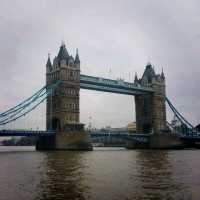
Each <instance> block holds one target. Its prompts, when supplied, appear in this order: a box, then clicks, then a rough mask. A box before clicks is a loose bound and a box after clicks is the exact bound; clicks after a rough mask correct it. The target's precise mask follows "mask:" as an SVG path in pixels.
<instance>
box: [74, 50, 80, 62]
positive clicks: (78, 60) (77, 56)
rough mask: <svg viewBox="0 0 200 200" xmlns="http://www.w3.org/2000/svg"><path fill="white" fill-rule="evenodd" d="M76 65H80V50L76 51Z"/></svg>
mask: <svg viewBox="0 0 200 200" xmlns="http://www.w3.org/2000/svg"><path fill="white" fill-rule="evenodd" d="M75 64H80V59H79V55H78V48H77V49H76V56H75Z"/></svg>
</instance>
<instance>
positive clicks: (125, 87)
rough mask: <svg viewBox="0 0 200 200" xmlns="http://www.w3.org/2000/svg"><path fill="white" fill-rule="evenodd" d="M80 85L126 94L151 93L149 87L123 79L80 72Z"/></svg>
mask: <svg viewBox="0 0 200 200" xmlns="http://www.w3.org/2000/svg"><path fill="white" fill-rule="evenodd" d="M80 87H81V88H83V89H88V90H97V91H104V92H112V93H118V94H127V95H139V94H147V93H152V92H153V89H152V88H151V87H143V86H141V85H140V84H134V83H130V82H125V81H124V80H121V79H119V80H112V79H106V78H101V77H94V76H88V75H84V74H81V75H80Z"/></svg>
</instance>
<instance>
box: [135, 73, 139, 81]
mask: <svg viewBox="0 0 200 200" xmlns="http://www.w3.org/2000/svg"><path fill="white" fill-rule="evenodd" d="M138 82H139V80H138V77H137V72H136V73H135V79H134V83H138Z"/></svg>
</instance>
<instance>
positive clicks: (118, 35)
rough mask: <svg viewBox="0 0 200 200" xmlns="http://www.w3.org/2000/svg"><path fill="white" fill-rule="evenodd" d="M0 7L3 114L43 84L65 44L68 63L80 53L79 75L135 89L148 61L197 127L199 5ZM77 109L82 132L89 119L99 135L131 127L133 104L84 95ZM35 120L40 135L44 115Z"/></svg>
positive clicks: (59, 0)
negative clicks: (119, 82)
mask: <svg viewBox="0 0 200 200" xmlns="http://www.w3.org/2000/svg"><path fill="white" fill-rule="evenodd" d="M0 4H1V6H0V70H1V71H0V91H1V93H0V110H1V111H3V110H5V109H7V108H9V107H11V106H13V105H15V104H16V103H17V102H20V101H21V100H23V99H24V98H27V97H29V96H30V95H31V94H32V93H33V92H35V91H37V90H38V89H40V88H41V87H42V86H43V85H44V84H45V64H46V60H47V54H48V53H51V57H54V56H55V55H56V54H57V53H58V50H59V47H60V44H61V41H63V40H64V41H65V44H66V46H67V49H68V51H69V52H70V53H71V54H72V55H74V54H75V49H76V48H78V49H79V55H80V59H81V72H82V73H84V74H90V75H95V76H103V77H109V78H117V77H121V78H124V79H125V80H127V81H132V80H133V76H134V73H135V72H138V75H139V76H141V75H142V73H143V70H144V67H145V65H146V63H147V62H148V61H150V62H151V63H153V64H154V65H155V69H156V72H157V73H158V72H161V69H162V67H163V68H164V72H165V75H166V82H167V96H168V97H169V98H170V99H171V101H172V102H173V103H174V105H176V107H177V108H178V110H179V111H181V113H182V114H183V115H184V116H185V117H186V118H187V119H189V120H190V121H191V122H192V123H193V124H194V125H196V124H197V123H198V122H199V121H200V101H199V98H200V89H199V87H200V65H199V63H200V57H199V55H200V11H199V8H200V2H199V1H198V0H190V1H187V0H173V1H169V0H162V1H160V0H138V1H137V0H110V1H109V0H101V1H97V0H91V1H89V0H84V1H81V0H73V1H72V0H71V1H69V0H54V1H53V0H48V1H47V0H32V1H31V0H29V1H27V0H12V1H11V0H0ZM109 69H111V73H109ZM80 103H81V104H80V106H81V121H82V122H84V123H86V124H88V122H89V117H90V116H92V119H91V121H92V124H93V126H98V127H101V126H106V125H112V126H113V127H119V126H123V125H126V124H127V123H128V122H130V121H134V120H135V108H134V106H135V105H134V97H132V96H126V95H116V94H110V93H100V92H94V91H86V90H81V102H80ZM41 109H42V108H41ZM37 115H38V114H37ZM40 115H41V116H40V117H37V119H40V121H39V122H37V123H39V124H40V126H41V127H42V124H44V120H41V118H43V119H44V116H45V110H44V109H42V112H40ZM34 116H35V115H34ZM168 116H169V118H170V114H169V115H168ZM29 118H31V119H32V120H33V119H34V117H33V116H31V117H29ZM33 121H34V120H33Z"/></svg>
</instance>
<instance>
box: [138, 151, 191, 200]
mask: <svg viewBox="0 0 200 200" xmlns="http://www.w3.org/2000/svg"><path fill="white" fill-rule="evenodd" d="M168 154H169V151H145V150H144V151H139V152H138V154H137V156H136V163H137V165H136V166H137V173H138V174H137V177H138V180H137V181H138V186H137V188H138V191H139V192H137V193H136V194H135V199H138V200H139V199H150V200H151V199H152V200H161V199H162V200H189V199H192V195H191V192H190V190H189V189H188V187H187V186H186V185H185V184H184V183H181V182H179V181H178V179H176V178H177V177H176V176H174V175H173V164H175V163H174V162H171V160H170V158H169V155H168ZM180 170H181V169H180Z"/></svg>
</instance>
